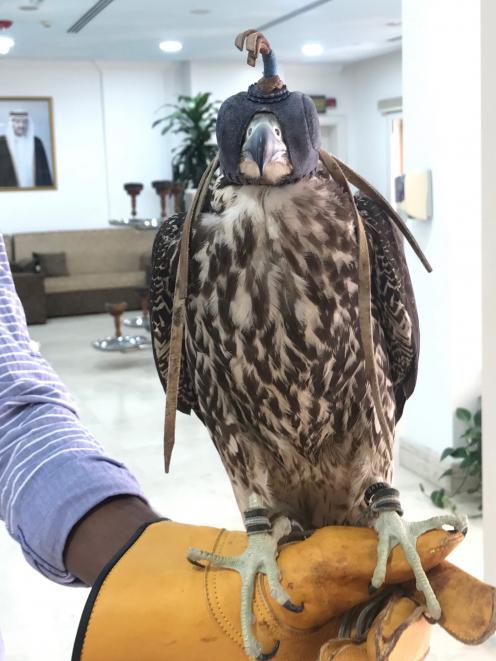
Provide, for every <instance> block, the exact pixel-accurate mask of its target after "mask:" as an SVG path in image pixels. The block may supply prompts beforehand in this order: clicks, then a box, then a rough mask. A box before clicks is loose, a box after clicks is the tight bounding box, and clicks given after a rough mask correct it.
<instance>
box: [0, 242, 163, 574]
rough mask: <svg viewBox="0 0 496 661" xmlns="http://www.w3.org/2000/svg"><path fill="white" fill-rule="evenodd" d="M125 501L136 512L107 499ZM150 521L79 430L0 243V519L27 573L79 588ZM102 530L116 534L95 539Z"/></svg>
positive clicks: (133, 492)
mask: <svg viewBox="0 0 496 661" xmlns="http://www.w3.org/2000/svg"><path fill="white" fill-rule="evenodd" d="M121 496H129V497H131V498H132V499H134V500H133V503H134V505H133V506H132V507H126V508H124V509H123V508H122V502H123V501H122V502H121V503H120V504H119V505H117V504H113V505H112V502H114V501H110V500H109V499H113V498H116V497H121ZM104 501H108V502H107V504H106V506H105V507H102V508H101V509H98V510H95V509H94V508H96V507H97V506H98V505H100V504H101V503H102V502H104ZM135 501H139V503H140V504H139V505H137V504H136V502H135ZM115 502H116V503H117V501H115ZM141 503H142V504H141ZM89 512H90V513H91V514H89V515H88V513H89ZM138 512H139V514H138ZM86 515H88V516H87V517H86V519H85V518H84V517H85V516H86ZM95 515H97V518H95ZM152 515H153V512H152V510H151V509H150V508H149V507H148V505H146V501H145V499H144V496H143V493H142V491H141V488H140V486H139V485H138V483H137V481H136V480H135V478H134V477H133V476H132V475H131V474H130V473H129V472H128V471H127V469H126V468H125V467H124V466H123V465H122V464H121V463H120V462H118V461H115V460H113V459H112V458H110V457H108V456H107V455H106V454H105V453H104V451H103V449H102V448H101V447H100V446H99V444H98V443H97V441H96V440H95V439H94V438H93V436H92V435H91V434H90V433H89V432H88V430H87V429H85V427H84V426H83V425H82V423H81V421H80V420H79V418H78V416H77V413H76V410H75V407H74V403H73V401H72V399H71V397H70V395H69V393H68V392H67V390H66V388H65V386H64V385H63V384H62V383H61V381H60V379H59V378H58V377H57V375H56V374H55V372H54V371H53V369H52V368H51V367H50V365H49V364H48V363H47V362H46V361H45V360H44V359H43V358H42V356H41V355H40V354H39V352H38V351H37V350H35V349H34V348H33V346H32V343H31V341H30V338H29V334H28V331H27V328H26V323H25V318H24V312H23V310H22V306H21V304H20V301H19V299H18V297H17V295H16V292H15V288H14V285H13V282H12V277H11V274H10V269H9V265H8V261H7V257H6V254H5V248H4V245H3V239H2V238H1V236H0V518H1V519H3V520H4V521H5V524H6V526H7V529H8V531H9V533H10V534H11V535H12V537H13V538H14V539H15V540H16V541H18V542H19V544H20V545H21V547H22V550H23V552H24V555H25V557H26V559H27V560H28V562H29V563H30V564H31V565H32V566H33V567H35V568H36V569H38V570H39V571H40V572H41V573H43V574H44V575H45V576H47V577H49V578H51V579H52V580H54V581H57V582H59V583H78V582H80V580H83V581H87V580H88V579H90V578H91V577H92V576H94V573H95V565H96V564H98V561H97V560H96V559H97V558H101V559H102V560H103V559H104V556H108V557H111V555H112V554H113V552H114V549H115V550H117V549H118V548H119V547H120V546H122V544H120V541H121V540H122V538H123V537H125V535H126V534H127V533H128V532H129V535H128V536H130V535H131V534H132V532H133V530H131V528H132V526H133V525H134V524H135V523H136V519H137V518H138V519H139V518H140V517H141V518H142V521H141V520H140V521H139V523H138V526H139V525H140V523H142V522H145V521H149V520H151V517H152ZM102 516H103V519H102ZM155 516H156V515H155ZM114 517H115V518H114ZM77 524H79V525H78V526H77ZM103 525H105V527H106V529H107V530H108V531H109V533H112V534H109V535H107V536H105V537H104V538H101V536H100V530H101V526H103ZM76 526H77V527H76ZM71 531H74V532H73V535H72V536H71V537H70V533H71ZM97 537H100V539H97ZM68 539H69V544H68V547H67V557H66V560H67V561H68V566H67V567H66V565H65V563H64V550H65V547H66V542H67V540H68ZM102 541H103V543H102ZM124 541H125V540H124ZM123 543H124V542H123ZM71 544H72V545H71ZM84 554H86V555H87V556H88V559H91V561H92V562H93V561H95V562H94V563H93V566H87V564H86V563H85V560H84V557H82V555H84ZM81 560H82V562H81ZM103 564H105V563H103ZM103 564H102V566H103Z"/></svg>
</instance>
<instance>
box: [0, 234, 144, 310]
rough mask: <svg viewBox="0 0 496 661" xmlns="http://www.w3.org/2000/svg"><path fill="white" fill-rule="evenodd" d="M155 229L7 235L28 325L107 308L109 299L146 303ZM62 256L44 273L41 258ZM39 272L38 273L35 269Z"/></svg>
mask: <svg viewBox="0 0 496 661" xmlns="http://www.w3.org/2000/svg"><path fill="white" fill-rule="evenodd" d="M154 237H155V232H154V231H150V230H147V231H139V230H135V229H133V228H111V229H95V230H75V231H60V232H29V233H19V234H14V235H12V236H7V237H4V240H5V242H6V246H7V243H8V244H9V246H8V247H7V252H8V254H9V253H10V257H9V259H10V261H11V268H12V271H13V277H14V283H15V286H16V289H17V291H18V294H19V298H20V299H21V301H22V303H23V305H24V309H25V311H26V317H27V320H28V323H43V321H44V320H45V319H46V317H60V316H66V315H78V314H91V313H97V312H104V310H105V304H106V303H118V302H121V301H126V302H127V303H128V309H130V310H136V309H138V308H139V307H140V306H141V297H140V292H139V290H140V289H145V288H146V287H147V285H148V283H147V273H149V269H150V266H149V264H150V259H151V251H152V246H153V240H154ZM57 254H58V256H59V258H60V255H61V254H63V257H64V260H63V261H64V268H63V270H62V271H61V272H58V273H57V274H56V275H54V274H53V273H50V272H46V271H45V272H44V271H43V268H41V267H40V264H39V263H38V264H37V263H36V259H37V258H38V256H39V257H44V256H54V255H57ZM36 270H37V271H38V272H35V271H36Z"/></svg>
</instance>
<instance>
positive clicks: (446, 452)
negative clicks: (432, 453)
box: [441, 448, 455, 461]
mask: <svg viewBox="0 0 496 661" xmlns="http://www.w3.org/2000/svg"><path fill="white" fill-rule="evenodd" d="M454 451H455V448H444V450H443V452H442V454H441V461H442V460H443V459H446V457H451V455H452V454H453V452H454Z"/></svg>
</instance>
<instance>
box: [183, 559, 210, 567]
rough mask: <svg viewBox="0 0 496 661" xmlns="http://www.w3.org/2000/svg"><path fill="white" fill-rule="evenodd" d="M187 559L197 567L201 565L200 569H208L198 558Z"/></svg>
mask: <svg viewBox="0 0 496 661" xmlns="http://www.w3.org/2000/svg"><path fill="white" fill-rule="evenodd" d="M186 559H187V561H188V562H190V563H191V564H192V565H194V566H195V567H199V568H200V569H206V565H202V563H201V562H198V560H193V559H192V558H188V557H187V558H186Z"/></svg>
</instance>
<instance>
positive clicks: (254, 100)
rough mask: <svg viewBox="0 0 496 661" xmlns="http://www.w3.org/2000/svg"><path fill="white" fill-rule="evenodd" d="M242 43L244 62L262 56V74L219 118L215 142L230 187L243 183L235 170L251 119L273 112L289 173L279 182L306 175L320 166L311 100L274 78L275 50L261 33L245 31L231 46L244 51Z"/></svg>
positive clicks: (225, 106)
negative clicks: (230, 184) (246, 52)
mask: <svg viewBox="0 0 496 661" xmlns="http://www.w3.org/2000/svg"><path fill="white" fill-rule="evenodd" d="M245 39H246V48H247V50H248V64H249V65H250V66H255V63H256V60H257V57H258V54H259V53H260V52H261V53H262V57H263V61H264V75H263V77H262V78H261V79H260V80H259V81H258V82H257V83H254V84H253V85H250V87H249V88H248V91H247V92H239V93H238V94H235V95H234V96H230V97H229V98H228V99H226V101H224V103H223V104H222V105H221V107H220V109H219V114H218V116H217V143H218V145H219V157H220V167H221V170H222V172H223V174H224V176H225V177H226V178H227V179H228V180H229V181H230V182H232V183H236V184H243V183H246V180H245V178H244V177H243V175H242V174H241V173H240V172H239V161H240V158H241V147H242V145H243V140H244V137H245V133H246V129H247V127H248V124H249V123H250V120H251V118H252V117H253V115H255V114H256V113H258V112H271V113H273V114H274V115H275V116H276V117H277V119H278V121H279V124H280V126H281V130H282V134H283V138H284V142H285V143H286V146H287V148H288V155H289V159H290V161H291V165H292V166H293V171H292V173H291V174H290V175H288V177H286V178H285V179H284V181H283V182H282V183H291V182H295V181H298V180H300V179H302V178H303V177H307V176H308V175H310V174H312V173H313V172H314V171H315V170H316V169H317V165H318V162H319V148H320V124H319V118H318V115H317V110H316V108H315V105H314V103H313V101H312V100H311V99H310V97H308V96H307V95H306V94H302V93H301V92H290V91H289V90H288V89H287V87H286V85H285V84H284V83H283V81H282V80H281V79H280V78H279V76H278V75H277V66H276V59H275V55H274V52H273V51H272V49H271V47H270V44H269V42H268V41H267V39H266V38H265V37H264V35H263V34H261V33H260V32H257V31H256V30H247V31H246V32H243V33H241V34H240V35H238V36H237V37H236V41H235V45H236V47H237V48H239V50H242V49H243V45H244V42H245Z"/></svg>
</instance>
